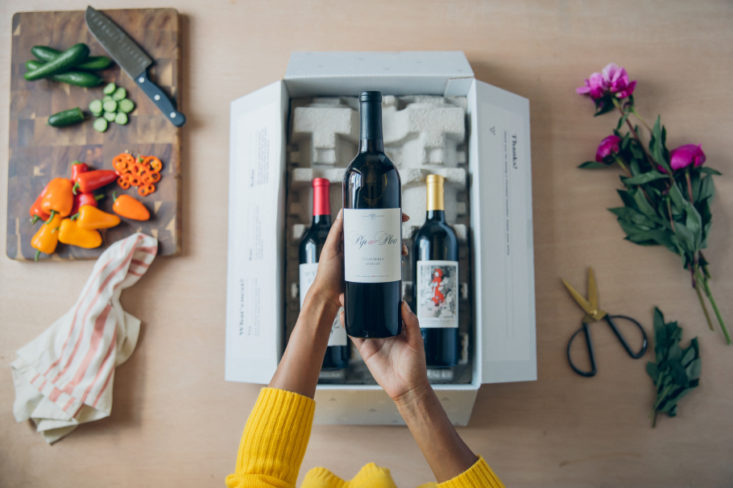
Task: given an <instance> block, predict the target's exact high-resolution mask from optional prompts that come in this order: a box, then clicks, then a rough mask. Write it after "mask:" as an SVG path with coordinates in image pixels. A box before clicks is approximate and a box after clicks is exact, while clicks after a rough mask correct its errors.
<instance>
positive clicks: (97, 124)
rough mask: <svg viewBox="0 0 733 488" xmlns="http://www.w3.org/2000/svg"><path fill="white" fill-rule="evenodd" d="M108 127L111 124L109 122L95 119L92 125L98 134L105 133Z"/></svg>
mask: <svg viewBox="0 0 733 488" xmlns="http://www.w3.org/2000/svg"><path fill="white" fill-rule="evenodd" d="M108 126H109V122H107V121H106V120H105V119H103V118H98V119H95V120H94V123H93V124H92V127H94V130H96V131H97V132H105V131H106V130H107V127H108Z"/></svg>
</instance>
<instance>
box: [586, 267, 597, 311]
mask: <svg viewBox="0 0 733 488" xmlns="http://www.w3.org/2000/svg"><path fill="white" fill-rule="evenodd" d="M588 301H589V302H590V306H591V309H592V310H598V286H597V285H596V274H595V273H594V272H593V267H591V266H588ZM586 312H588V310H586ZM588 313H590V312H588Z"/></svg>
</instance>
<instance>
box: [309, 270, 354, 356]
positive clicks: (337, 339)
mask: <svg viewBox="0 0 733 488" xmlns="http://www.w3.org/2000/svg"><path fill="white" fill-rule="evenodd" d="M317 272H318V263H304V264H301V265H300V267H299V269H298V274H299V275H300V285H299V286H298V289H299V291H300V307H301V308H303V300H305V295H306V293H308V289H309V288H310V287H311V285H312V284H313V280H315V279H316V273H317ZM340 313H341V309H339V311H338V313H337V314H336V317H335V318H334V319H333V325H332V326H331V335H330V336H328V345H329V346H345V345H346V343H347V340H346V329H344V327H343V325H341V321H340V320H339V314H340Z"/></svg>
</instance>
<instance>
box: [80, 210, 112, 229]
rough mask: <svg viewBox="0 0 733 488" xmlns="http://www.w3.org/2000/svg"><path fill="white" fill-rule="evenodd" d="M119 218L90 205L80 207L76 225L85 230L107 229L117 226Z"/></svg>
mask: <svg viewBox="0 0 733 488" xmlns="http://www.w3.org/2000/svg"><path fill="white" fill-rule="evenodd" d="M119 223H120V218H119V217H118V216H116V215H113V214H111V213H107V212H105V211H103V210H99V209H98V208H96V207H93V206H91V205H82V206H81V208H80V209H79V217H78V218H77V219H76V225H78V226H79V227H81V228H82V229H86V230H95V229H107V228H109V227H114V226H115V225H119Z"/></svg>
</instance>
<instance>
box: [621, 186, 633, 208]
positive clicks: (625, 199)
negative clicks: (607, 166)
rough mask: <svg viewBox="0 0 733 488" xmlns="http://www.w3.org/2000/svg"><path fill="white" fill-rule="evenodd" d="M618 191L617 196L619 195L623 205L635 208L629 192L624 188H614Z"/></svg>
mask: <svg viewBox="0 0 733 488" xmlns="http://www.w3.org/2000/svg"><path fill="white" fill-rule="evenodd" d="M616 191H617V192H618V196H619V197H621V201H622V202H624V205H626V206H627V207H630V208H636V205H635V204H634V198H633V197H632V196H631V195H630V194H629V192H628V191H626V190H616Z"/></svg>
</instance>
